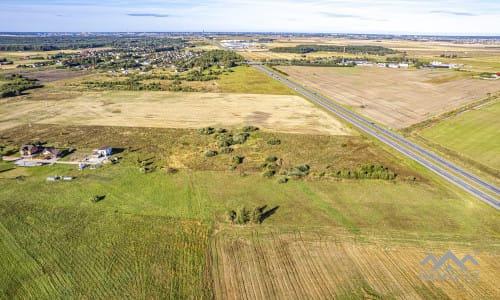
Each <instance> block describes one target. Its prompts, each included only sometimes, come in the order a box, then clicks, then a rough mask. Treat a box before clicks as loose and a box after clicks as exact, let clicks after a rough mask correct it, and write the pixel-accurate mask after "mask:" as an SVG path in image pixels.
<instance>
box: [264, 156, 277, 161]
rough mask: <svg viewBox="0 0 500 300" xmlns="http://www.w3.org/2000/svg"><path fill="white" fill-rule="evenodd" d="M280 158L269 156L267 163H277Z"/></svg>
mask: <svg viewBox="0 0 500 300" xmlns="http://www.w3.org/2000/svg"><path fill="white" fill-rule="evenodd" d="M277 160H278V158H277V157H276V156H268V157H266V162H275V161H277Z"/></svg>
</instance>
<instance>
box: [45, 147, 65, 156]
mask: <svg viewBox="0 0 500 300" xmlns="http://www.w3.org/2000/svg"><path fill="white" fill-rule="evenodd" d="M42 155H43V156H44V157H45V159H53V158H58V157H59V156H60V155H61V151H59V150H57V149H56V148H55V147H45V148H43V151H42Z"/></svg>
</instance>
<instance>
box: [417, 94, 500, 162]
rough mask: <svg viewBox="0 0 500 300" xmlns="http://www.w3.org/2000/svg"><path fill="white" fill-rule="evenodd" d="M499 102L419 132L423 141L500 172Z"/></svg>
mask: <svg viewBox="0 0 500 300" xmlns="http://www.w3.org/2000/svg"><path fill="white" fill-rule="evenodd" d="M499 115H500V102H498V101H497V102H496V103H494V104H492V105H486V106H483V107H480V108H478V109H474V110H470V111H467V112H464V113H462V114H459V115H457V116H453V117H451V118H449V119H446V120H443V121H441V122H439V123H438V124H435V125H433V126H432V127H430V128H426V129H424V130H422V131H421V132H420V135H421V136H423V137H424V138H426V139H428V140H430V141H432V142H434V143H437V144H439V145H441V146H443V147H446V148H448V149H451V150H453V151H456V152H458V153H460V154H463V155H466V156H467V157H468V158H470V159H472V160H475V161H477V162H479V163H481V164H483V165H486V166H488V167H490V168H493V169H496V170H500V153H499V151H498V149H500V136H499V135H498V128H499V127H498V126H499V119H498V117H499Z"/></svg>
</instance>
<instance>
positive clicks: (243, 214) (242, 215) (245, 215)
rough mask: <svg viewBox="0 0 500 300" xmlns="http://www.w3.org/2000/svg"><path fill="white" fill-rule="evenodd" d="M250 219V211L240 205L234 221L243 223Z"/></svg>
mask: <svg viewBox="0 0 500 300" xmlns="http://www.w3.org/2000/svg"><path fill="white" fill-rule="evenodd" d="M249 221H250V211H249V210H248V209H247V208H246V207H244V206H243V207H240V209H239V210H238V214H237V217H236V223H238V224H240V225H243V224H246V223H248V222H249Z"/></svg>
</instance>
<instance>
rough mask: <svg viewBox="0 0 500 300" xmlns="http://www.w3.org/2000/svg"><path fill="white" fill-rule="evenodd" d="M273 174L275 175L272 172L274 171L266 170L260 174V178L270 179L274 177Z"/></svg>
mask: <svg viewBox="0 0 500 300" xmlns="http://www.w3.org/2000/svg"><path fill="white" fill-rule="evenodd" d="M274 174H276V171H274V170H267V171H265V172H264V173H262V176H263V177H266V178H271V177H273V176H274Z"/></svg>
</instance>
